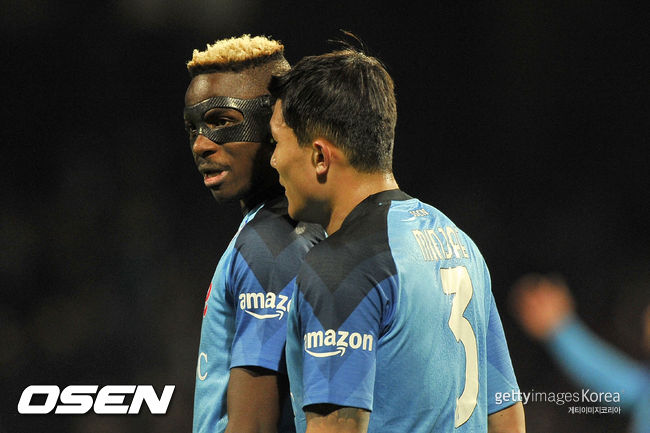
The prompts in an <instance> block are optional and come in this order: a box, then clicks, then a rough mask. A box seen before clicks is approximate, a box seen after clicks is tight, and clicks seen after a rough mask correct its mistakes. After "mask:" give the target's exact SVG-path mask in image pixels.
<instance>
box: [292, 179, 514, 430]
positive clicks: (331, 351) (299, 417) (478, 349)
mask: <svg viewBox="0 0 650 433" xmlns="http://www.w3.org/2000/svg"><path fill="white" fill-rule="evenodd" d="M296 285H297V288H298V290H295V292H294V301H293V304H292V308H291V311H290V313H289V323H288V334H287V366H288V371H289V380H290V384H291V393H292V397H293V404H294V412H295V413H296V426H297V431H299V432H304V431H305V428H306V421H305V415H304V412H303V409H304V408H305V407H307V406H309V405H312V404H319V403H329V404H335V405H339V406H349V407H357V408H363V409H367V410H369V411H372V413H371V415H370V424H369V427H368V432H400V433H401V432H409V433H417V432H452V431H458V432H487V416H488V414H490V413H493V412H496V411H498V410H501V409H503V408H505V407H508V406H510V405H512V404H513V402H512V399H511V400H509V401H507V402H503V401H502V402H501V403H502V404H501V405H498V404H497V403H496V401H495V400H496V399H495V394H496V393H499V392H500V393H508V394H509V395H511V396H514V397H518V396H519V388H518V386H517V382H516V379H515V375H514V372H513V368H512V363H511V361H510V355H509V353H508V348H507V345H506V340H505V336H504V332H503V327H502V325H501V320H500V318H499V314H498V312H497V308H496V306H495V303H494V298H493V296H492V292H491V284H490V276H489V273H488V269H487V266H486V264H485V261H484V259H483V257H482V256H481V254H480V252H479V251H478V249H477V247H476V246H475V244H474V243H473V242H472V240H471V239H470V238H469V237H468V236H467V235H466V234H465V233H463V232H462V231H460V230H459V229H458V228H457V227H456V226H455V225H454V224H453V223H452V222H451V221H450V220H449V219H448V218H447V217H446V216H445V215H443V214H442V213H441V212H440V211H438V210H436V209H435V208H433V207H432V206H429V205H427V204H424V203H422V202H420V201H418V200H416V199H414V198H411V197H409V196H408V195H406V194H404V193H403V192H401V191H399V190H391V191H384V192H381V193H379V194H375V195H372V196H370V197H368V198H367V199H366V200H364V201H363V202H362V203H360V204H359V205H358V206H357V207H356V208H355V209H354V210H353V211H352V212H351V213H350V214H349V215H348V216H347V218H346V219H345V220H344V222H343V224H342V226H341V228H340V229H339V230H338V231H337V232H335V233H334V234H332V235H331V236H329V237H328V238H327V239H325V240H324V241H322V242H321V243H320V244H318V245H316V246H315V247H314V248H313V249H312V250H311V251H310V252H309V253H308V254H307V256H306V258H305V262H304V263H303V265H302V266H301V268H300V271H299V273H298V277H297V279H296Z"/></svg>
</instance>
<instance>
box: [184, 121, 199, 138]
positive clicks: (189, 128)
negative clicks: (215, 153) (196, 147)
mask: <svg viewBox="0 0 650 433" xmlns="http://www.w3.org/2000/svg"><path fill="white" fill-rule="evenodd" d="M185 131H187V133H188V135H189V136H190V138H192V137H196V135H197V134H198V130H197V129H196V126H194V124H193V123H192V122H188V121H187V120H186V121H185Z"/></svg>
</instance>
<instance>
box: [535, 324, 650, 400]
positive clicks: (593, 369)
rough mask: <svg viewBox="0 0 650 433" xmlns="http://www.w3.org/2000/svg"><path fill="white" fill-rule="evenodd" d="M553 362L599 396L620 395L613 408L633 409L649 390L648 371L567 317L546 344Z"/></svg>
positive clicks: (649, 377) (582, 325)
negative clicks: (603, 394)
mask: <svg viewBox="0 0 650 433" xmlns="http://www.w3.org/2000/svg"><path fill="white" fill-rule="evenodd" d="M548 348H549V349H550V351H551V354H552V355H553V356H554V359H555V360H556V362H558V363H559V364H560V366H561V367H562V368H563V369H564V370H565V371H566V372H567V373H568V374H569V375H570V376H571V377H572V378H573V379H574V380H575V381H577V382H578V383H579V384H581V385H583V386H587V387H592V388H594V390H595V391H599V392H610V393H616V392H618V393H620V395H621V399H620V402H616V405H617V406H619V405H620V406H621V407H623V408H625V409H628V408H630V407H631V406H634V405H635V404H636V403H637V402H638V401H639V400H640V399H641V397H642V396H643V395H644V393H645V392H647V390H648V389H650V371H648V370H647V369H645V368H643V367H642V366H641V365H640V364H639V363H637V362H635V361H633V360H632V359H630V358H628V357H627V356H626V355H624V354H623V353H621V352H619V351H618V350H616V349H615V348H613V347H612V346H610V345H609V344H607V343H605V342H604V341H603V340H601V339H600V338H598V337H597V336H596V335H594V334H593V333H592V332H591V331H589V329H588V328H587V327H586V326H585V325H584V324H583V323H582V322H580V321H579V320H578V319H577V318H576V317H570V318H569V319H568V320H567V321H566V322H565V323H564V324H563V325H561V327H560V328H559V329H558V330H556V332H555V333H554V334H553V336H552V337H551V338H550V340H549V342H548Z"/></svg>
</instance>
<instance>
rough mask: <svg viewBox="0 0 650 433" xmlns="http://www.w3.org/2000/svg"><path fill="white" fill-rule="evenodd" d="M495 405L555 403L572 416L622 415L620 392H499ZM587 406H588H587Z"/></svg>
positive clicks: (589, 390) (586, 390)
mask: <svg viewBox="0 0 650 433" xmlns="http://www.w3.org/2000/svg"><path fill="white" fill-rule="evenodd" d="M494 397H495V403H496V404H502V403H507V402H514V401H521V402H522V403H523V404H524V405H526V404H528V403H553V404H556V405H558V406H564V405H566V404H569V405H570V406H568V407H567V409H568V412H569V413H571V414H608V413H612V414H614V413H615V414H620V413H621V407H620V406H618V405H617V403H620V402H621V393H620V392H596V391H592V390H591V389H589V388H587V389H581V390H580V391H573V392H545V391H535V390H532V391H528V392H525V391H520V390H513V391H510V392H497V393H496V394H494ZM585 404H588V405H587V406H585Z"/></svg>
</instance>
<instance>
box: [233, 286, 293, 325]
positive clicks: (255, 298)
mask: <svg viewBox="0 0 650 433" xmlns="http://www.w3.org/2000/svg"><path fill="white" fill-rule="evenodd" d="M239 308H240V309H241V310H242V311H244V312H245V313H248V314H250V315H251V316H253V317H255V318H257V319H275V318H277V319H278V320H280V319H282V317H284V314H285V313H286V312H287V311H289V310H290V309H291V299H289V297H288V296H284V295H276V294H275V293H273V292H268V293H261V292H249V293H241V294H240V295H239ZM252 310H274V311H272V312H266V313H262V312H260V311H252Z"/></svg>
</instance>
